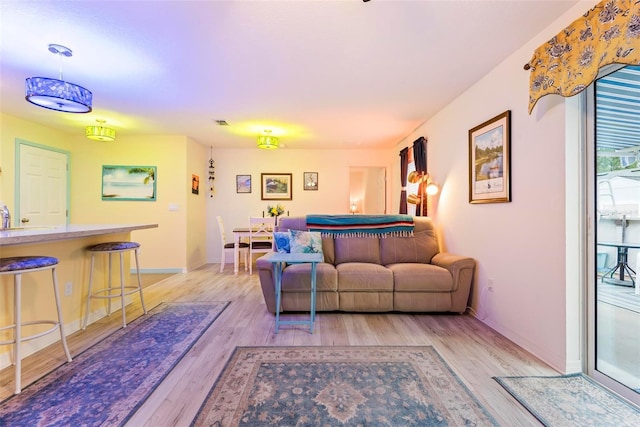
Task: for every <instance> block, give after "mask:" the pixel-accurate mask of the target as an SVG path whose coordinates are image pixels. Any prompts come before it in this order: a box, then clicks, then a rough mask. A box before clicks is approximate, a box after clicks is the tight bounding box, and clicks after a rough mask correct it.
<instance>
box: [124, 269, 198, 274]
mask: <svg viewBox="0 0 640 427" xmlns="http://www.w3.org/2000/svg"><path fill="white" fill-rule="evenodd" d="M178 273H186V271H184V269H182V268H141V269H140V274H178ZM131 274H136V269H135V268H132V269H131Z"/></svg>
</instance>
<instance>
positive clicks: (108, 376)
mask: <svg viewBox="0 0 640 427" xmlns="http://www.w3.org/2000/svg"><path fill="white" fill-rule="evenodd" d="M227 305H228V302H213V303H170V304H160V305H159V306H157V307H156V308H154V309H153V310H151V311H150V312H149V313H148V314H147V315H146V316H142V317H140V318H138V319H136V320H134V321H133V322H131V323H130V324H128V325H127V327H126V328H123V329H119V330H118V331H116V332H114V333H113V334H112V335H110V336H109V337H107V338H106V339H104V340H103V341H101V342H100V343H98V344H96V345H94V346H93V347H91V348H89V349H88V350H86V351H84V352H83V353H80V354H76V355H74V354H72V356H73V357H74V359H73V362H70V363H65V364H64V365H62V366H61V367H60V368H58V369H56V370H55V371H53V372H52V373H50V374H49V375H47V376H45V377H43V378H41V379H39V380H38V381H36V382H35V383H33V384H31V385H29V386H28V387H26V388H25V389H23V391H22V393H21V394H19V395H15V396H13V397H10V398H9V399H7V400H5V401H4V402H2V403H0V426H5V425H6V426H62V425H64V426H118V425H123V424H124V423H125V422H126V421H127V420H128V419H129V417H130V416H131V415H133V414H134V412H135V411H136V410H137V409H138V408H139V407H140V405H142V403H144V401H145V400H146V399H147V397H149V395H150V394H151V393H152V392H153V390H155V388H156V387H157V386H158V384H160V382H162V380H163V379H164V378H165V377H166V376H167V375H168V374H169V372H170V371H171V370H172V369H173V367H174V366H175V365H176V364H177V363H178V362H179V361H180V359H182V357H183V356H184V355H185V354H186V353H187V352H188V351H189V349H190V348H191V347H192V346H193V344H195V342H196V341H197V340H198V339H199V338H200V336H201V335H202V334H203V333H204V332H205V331H206V330H207V328H208V327H209V326H210V325H211V324H212V323H213V321H214V320H215V319H216V318H217V317H218V316H219V315H220V313H222V311H223V310H224V309H225V308H226V307H227Z"/></svg>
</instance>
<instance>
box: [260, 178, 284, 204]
mask: <svg viewBox="0 0 640 427" xmlns="http://www.w3.org/2000/svg"><path fill="white" fill-rule="evenodd" d="M260 176H261V178H262V191H261V196H262V200H291V196H292V194H291V174H290V173H263V174H261V175H260Z"/></svg>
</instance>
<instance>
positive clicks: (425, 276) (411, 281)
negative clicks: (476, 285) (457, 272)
mask: <svg viewBox="0 0 640 427" xmlns="http://www.w3.org/2000/svg"><path fill="white" fill-rule="evenodd" d="M387 268H388V269H389V271H391V272H392V273H393V282H394V286H395V288H394V291H395V292H425V291H426V292H451V291H453V290H454V289H453V277H452V276H451V274H450V273H449V270H447V269H446V268H442V267H438V266H436V265H432V264H418V263H406V264H391V265H387Z"/></svg>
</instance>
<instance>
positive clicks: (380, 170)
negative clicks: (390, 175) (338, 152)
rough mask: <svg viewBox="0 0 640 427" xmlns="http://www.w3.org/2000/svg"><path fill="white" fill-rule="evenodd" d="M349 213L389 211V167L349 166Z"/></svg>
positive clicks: (373, 213)
mask: <svg viewBox="0 0 640 427" xmlns="http://www.w3.org/2000/svg"><path fill="white" fill-rule="evenodd" d="M349 213H352V214H369V215H377V214H386V213H387V169H386V168H384V167H375V166H373V167H369V166H362V167H356V166H351V167H349Z"/></svg>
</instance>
